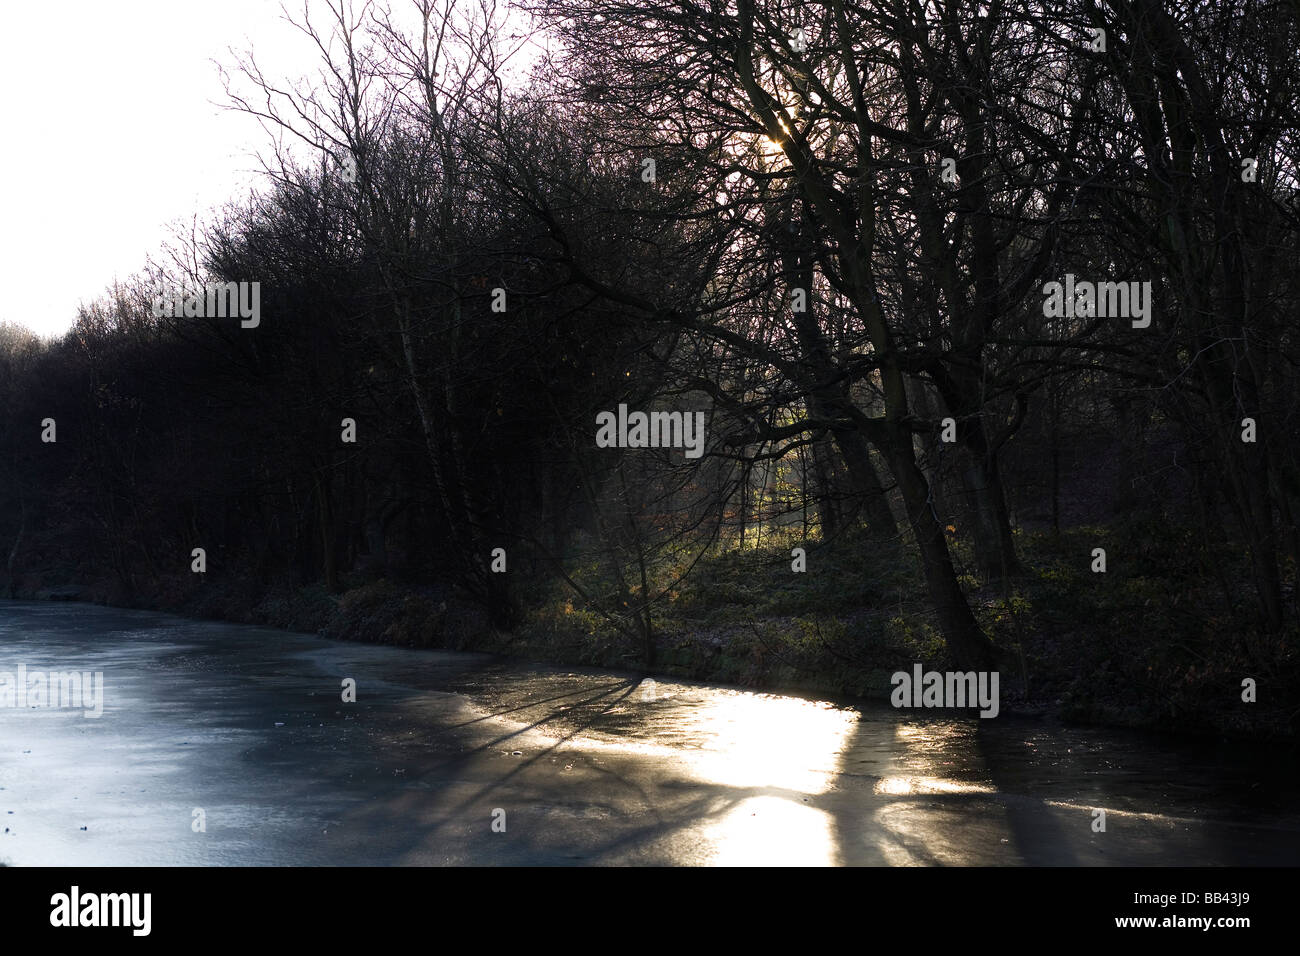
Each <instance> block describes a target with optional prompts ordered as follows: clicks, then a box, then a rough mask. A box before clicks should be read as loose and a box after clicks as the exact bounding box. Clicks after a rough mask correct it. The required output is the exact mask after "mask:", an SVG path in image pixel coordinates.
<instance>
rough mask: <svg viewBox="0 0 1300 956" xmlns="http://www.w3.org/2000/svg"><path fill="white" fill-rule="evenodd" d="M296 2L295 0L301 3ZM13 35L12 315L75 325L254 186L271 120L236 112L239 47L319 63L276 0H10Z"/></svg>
mask: <svg viewBox="0 0 1300 956" xmlns="http://www.w3.org/2000/svg"><path fill="white" fill-rule="evenodd" d="M291 9H292V8H291ZM3 29H4V37H5V39H4V41H3V44H0V89H3V90H5V92H6V96H5V115H4V124H5V130H6V132H5V136H4V145H3V148H0V174H2V178H0V184H2V186H0V223H3V228H2V229H0V277H3V280H4V293H3V295H0V321H9V322H17V323H20V324H22V325H26V326H27V327H28V328H30V329H32V330H33V331H35V332H38V333H40V334H42V335H52V334H58V333H60V332H63V331H65V330H66V329H67V328H68V327H69V326H70V325H71V324H72V322H73V320H74V319H75V318H76V311H77V304H78V302H81V301H90V300H91V299H94V298H95V297H96V296H98V295H99V294H100V293H101V292H102V291H103V290H104V288H105V287H106V286H107V285H109V284H110V283H111V282H112V281H113V280H114V278H115V277H118V278H122V279H125V278H126V277H127V276H129V275H130V274H131V273H133V272H135V271H137V270H138V269H140V268H141V267H142V266H143V265H144V262H145V258H146V257H147V256H148V255H149V254H150V253H151V252H154V251H156V250H157V249H158V247H159V245H160V244H161V242H162V241H163V240H165V239H166V238H167V237H168V234H169V228H168V227H169V224H170V223H172V222H174V221H176V220H185V221H188V220H189V219H190V217H191V216H193V215H194V214H195V213H196V212H197V213H198V214H199V217H200V219H202V218H203V217H204V214H205V213H206V211H207V210H208V209H209V208H211V207H213V206H218V205H220V204H221V203H222V202H223V201H225V200H226V199H229V198H233V197H235V196H237V195H240V194H243V193H247V191H248V188H249V186H250V185H251V184H252V183H253V182H254V175H253V173H254V170H255V169H256V168H257V163H256V160H255V158H254V156H253V154H254V152H255V151H256V150H257V149H260V148H263V147H264V146H265V145H266V142H265V135H264V134H263V133H262V131H261V129H260V128H259V127H258V125H257V123H256V122H255V121H253V120H252V119H250V118H249V117H247V116H244V115H241V114H238V113H233V112H228V111H223V110H222V109H221V108H220V105H219V104H221V103H224V102H225V99H224V94H223V91H222V85H221V79H220V75H219V73H218V71H217V68H216V66H214V64H213V63H212V62H211V61H212V60H213V59H217V60H218V61H220V62H221V63H222V64H224V65H226V66H227V67H228V68H229V67H231V66H232V62H231V57H230V55H229V53H228V52H227V51H228V49H229V48H230V47H232V46H233V47H235V48H237V49H246V48H248V47H250V46H253V47H254V48H255V50H256V52H257V58H258V62H259V63H260V64H261V65H262V67H263V69H265V70H266V71H267V72H268V74H270V75H272V76H282V75H289V76H294V77H297V76H301V75H304V74H311V73H314V71H315V60H314V59H313V57H312V51H311V49H310V48H309V47H308V46H307V45H306V43H305V41H304V40H303V39H302V38H301V36H300V35H299V34H297V33H296V32H295V31H294V30H293V28H292V27H290V26H289V25H288V24H285V23H284V22H283V21H282V20H281V13H280V8H279V4H278V3H277V2H275V0H121V2H103V0H91V2H87V0H65V2H62V3H58V4H45V5H42V4H33V3H29V4H7V5H6V6H5V12H4V26H3Z"/></svg>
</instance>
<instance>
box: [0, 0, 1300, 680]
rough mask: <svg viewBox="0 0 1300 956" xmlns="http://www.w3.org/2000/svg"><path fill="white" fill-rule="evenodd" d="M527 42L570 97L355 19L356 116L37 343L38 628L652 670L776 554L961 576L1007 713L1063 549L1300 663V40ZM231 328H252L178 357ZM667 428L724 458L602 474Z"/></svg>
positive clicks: (332, 40) (926, 28) (26, 538)
mask: <svg viewBox="0 0 1300 956" xmlns="http://www.w3.org/2000/svg"><path fill="white" fill-rule="evenodd" d="M525 6H526V7H527V12H528V14H530V15H531V16H532V17H533V22H534V24H535V28H536V29H537V30H538V31H539V32H538V34H537V36H539V37H540V36H542V35H543V34H544V35H545V36H547V37H549V38H551V40H552V41H553V48H554V49H555V50H557V51H560V52H557V53H554V54H548V55H546V56H543V57H541V58H536V57H534V59H533V60H532V61H531V62H529V63H528V64H527V65H528V75H527V78H526V81H524V82H519V80H518V77H519V75H521V74H520V73H519V71H518V70H516V69H515V66H514V64H517V63H519V62H521V60H522V58H524V57H525V56H527V55H529V53H528V52H527V51H531V50H534V49H535V48H536V47H535V46H532V45H527V44H523V43H521V41H520V40H519V38H518V34H519V31H518V29H517V28H514V29H511V28H509V27H510V23H513V22H514V21H513V20H512V21H510V23H508V22H507V19H506V18H505V17H504V16H502V15H500V14H499V13H498V12H497V11H495V10H494V9H492V8H491V7H490V6H482V5H474V6H472V7H468V8H466V9H464V10H461V9H459V8H453V9H452V11H451V13H450V15H445V14H444V13H442V12H439V9H435V7H434V5H433V4H431V3H429V2H425V0H416V2H414V3H411V4H406V5H401V4H398V5H397V6H396V7H395V9H394V10H392V11H389V10H387V9H386V8H384V7H382V6H381V5H376V4H367V5H356V6H355V7H353V6H352V5H348V4H344V5H343V6H341V7H339V6H334V7H331V6H330V5H328V4H325V3H322V4H319V5H316V6H313V7H312V11H313V15H314V17H315V19H311V20H304V21H303V22H302V23H301V24H300V25H301V28H302V29H303V30H304V32H306V33H308V34H309V35H310V36H313V37H316V38H318V39H319V40H320V41H321V44H322V49H325V50H329V51H331V53H330V55H331V57H332V59H331V60H330V61H329V62H328V63H326V64H325V66H326V69H324V70H323V71H322V73H321V75H320V77H319V78H318V80H316V81H315V82H314V83H311V84H306V85H304V86H302V87H301V88H293V87H289V86H286V85H283V84H280V83H277V82H275V81H273V80H271V79H268V78H267V77H266V76H265V74H264V73H263V72H262V68H261V66H260V65H259V64H258V63H257V62H256V61H255V60H253V59H252V58H251V57H248V58H246V59H244V60H242V61H241V62H239V63H238V64H236V66H235V68H234V69H232V70H231V74H230V78H229V81H228V92H229V95H230V100H231V103H232V107H233V108H235V109H239V110H242V111H244V112H246V113H248V114H250V116H253V117H255V118H257V119H258V120H260V121H261V122H262V124H263V125H264V126H265V127H266V129H267V131H268V133H269V134H270V138H271V139H272V140H273V141H274V142H275V143H276V149H275V153H274V155H275V156H276V159H275V161H274V162H271V163H268V164H267V165H268V169H267V180H266V182H267V185H266V187H265V188H264V189H263V190H261V191H260V192H259V193H258V194H257V195H255V196H254V197H252V198H251V199H249V200H247V201H244V202H241V203H235V204H232V205H231V206H230V207H228V208H227V209H226V210H224V211H223V212H222V213H221V214H220V215H218V216H215V217H213V219H212V220H211V221H210V222H208V223H206V224H201V225H200V226H198V227H196V228H195V229H194V230H192V231H191V232H189V233H187V234H185V235H184V236H181V237H179V238H177V239H176V240H174V242H173V244H172V245H170V246H168V247H167V250H166V255H164V256H162V257H161V259H160V261H154V262H150V263H149V264H148V266H147V267H146V268H144V269H143V270H142V271H141V273H140V274H139V275H137V276H136V277H134V278H133V279H131V280H130V281H127V282H125V283H122V284H120V285H118V286H115V287H114V288H113V289H112V290H110V292H109V293H108V294H106V295H105V296H104V297H103V298H102V299H101V300H99V301H97V302H95V303H93V304H91V305H88V306H86V307H84V308H83V309H82V311H81V313H80V315H79V316H78V318H77V322H76V325H75V327H74V328H73V330H72V331H71V332H70V333H68V334H67V336H65V337H64V338H63V339H62V340H60V341H57V342H49V343H42V342H38V341H36V340H34V339H33V338H32V337H30V336H28V335H26V334H25V333H24V332H22V331H21V330H20V329H19V328H18V327H16V326H7V327H5V328H4V331H3V340H2V341H0V393H2V394H3V413H2V418H0V468H3V471H0V542H3V543H4V546H3V549H2V550H0V554H3V556H4V558H5V559H6V562H5V568H4V571H5V574H6V579H7V584H8V588H9V589H10V592H11V593H25V592H27V591H33V590H37V589H39V587H40V586H41V585H48V584H50V583H62V581H61V580H60V575H63V578H64V579H66V580H88V579H90V578H92V577H93V578H95V579H96V580H98V581H102V582H109V583H110V584H109V591H108V592H107V594H106V596H107V597H109V598H110V599H113V600H122V601H136V602H144V603H150V602H152V603H161V604H164V605H166V604H168V603H169V602H171V603H176V602H177V601H179V600H181V599H182V598H183V597H184V596H185V595H187V594H190V593H191V592H193V591H194V590H195V589H198V588H202V587H210V586H211V584H210V582H211V581H214V580H217V579H226V580H228V581H230V582H238V586H239V587H240V588H244V589H246V590H247V593H248V595H249V600H250V601H254V600H255V599H256V598H255V595H256V594H258V593H260V592H261V591H262V590H264V589H265V588H267V587H270V586H272V585H277V586H279V585H283V586H289V587H305V586H316V587H319V588H323V589H324V590H325V591H327V592H329V593H331V594H335V595H337V594H340V593H342V592H345V591H347V590H348V589H350V588H353V587H356V586H358V585H359V584H360V583H362V582H365V581H373V580H379V579H386V580H395V581H396V580H400V581H403V582H406V583H407V584H410V585H412V586H420V587H436V588H439V589H443V590H444V591H445V592H446V594H447V595H449V596H450V597H451V598H452V599H454V600H461V601H465V602H468V603H472V604H474V605H475V606H477V607H479V608H481V609H482V613H483V614H485V615H486V616H487V618H488V619H489V621H490V623H491V624H493V625H494V626H495V627H496V628H497V629H500V630H503V631H509V630H510V629H512V628H515V627H517V626H518V625H519V624H520V622H521V621H523V620H524V619H525V618H526V617H527V616H528V614H529V613H531V611H532V610H534V609H535V608H536V607H537V605H538V602H539V601H540V600H542V597H541V596H542V595H557V594H558V595H563V598H562V599H563V600H564V601H567V602H569V603H570V605H571V606H572V607H577V608H579V609H581V610H582V611H583V612H584V613H588V614H591V615H594V617H595V618H596V619H598V620H599V621H600V622H601V623H602V625H603V626H608V627H609V628H610V629H611V633H613V634H616V635H621V637H620V638H619V639H620V640H623V639H626V640H627V641H631V642H636V646H638V647H639V648H640V651H641V652H642V653H643V654H644V656H645V657H646V658H647V659H651V660H652V659H653V657H654V653H655V648H656V628H657V626H658V623H657V622H658V621H660V620H662V619H663V618H664V617H670V616H671V615H672V605H673V601H674V599H675V598H676V596H677V595H678V594H679V593H680V590H681V589H682V588H683V587H686V586H688V584H689V582H690V580H691V577H692V575H694V574H697V573H698V572H699V569H700V568H701V567H702V566H703V565H702V564H701V562H706V563H707V561H709V560H710V559H711V557H712V556H716V555H719V554H722V553H725V552H728V551H735V550H737V549H739V550H740V551H741V552H742V553H743V552H744V551H745V549H746V548H747V547H750V546H752V545H758V546H760V548H761V545H762V544H763V539H764V536H767V540H768V543H769V544H770V545H777V544H779V545H781V547H780V548H779V549H778V552H776V554H777V557H778V558H780V559H781V561H782V562H783V563H782V567H783V568H789V567H790V561H791V558H790V550H791V548H793V547H797V546H800V545H802V544H804V543H806V544H807V545H808V547H809V549H814V548H820V547H831V546H832V545H834V546H837V547H840V548H846V549H857V550H859V551H861V552H864V553H869V554H870V555H872V556H873V557H879V558H881V559H882V560H887V561H889V562H892V563H894V564H898V565H901V566H905V567H908V568H915V569H916V577H915V578H914V583H915V594H916V595H919V596H923V598H924V616H925V617H926V619H927V620H929V621H931V622H932V625H933V629H934V632H935V633H936V634H938V635H940V636H941V637H942V640H943V644H944V646H945V648H946V652H947V654H948V655H949V656H950V657H951V659H952V660H953V661H955V662H956V663H958V664H961V665H964V666H971V667H977V666H978V667H990V666H997V663H998V661H1000V660H1002V661H1005V660H1009V657H1008V654H1009V653H1010V652H1009V649H1008V648H1007V647H1006V646H1005V644H1004V643H1003V642H1001V641H1000V640H999V635H998V634H997V633H995V629H994V628H992V627H991V625H990V622H989V619H988V618H987V617H986V616H985V615H984V613H983V611H982V610H981V608H984V607H985V606H986V605H987V603H988V601H987V599H988V598H989V597H990V596H992V597H994V598H999V599H1001V600H1002V601H1003V602H1004V603H1006V604H1007V605H1008V606H1010V599H1011V596H1012V595H1013V594H1014V593H1017V589H1018V588H1020V587H1021V582H1024V581H1026V580H1032V579H1033V578H1034V575H1035V574H1036V573H1040V572H1041V571H1042V566H1041V565H1042V562H1041V560H1040V556H1039V552H1037V551H1035V550H1034V549H1033V548H1030V547H1027V544H1026V542H1029V541H1031V539H1033V540H1036V539H1037V537H1042V536H1047V537H1048V538H1050V539H1051V540H1054V541H1056V542H1057V544H1058V547H1059V548H1062V549H1065V550H1069V549H1073V550H1072V551H1071V552H1070V554H1069V556H1068V558H1067V559H1065V560H1067V562H1072V564H1073V565H1074V566H1076V567H1077V568H1078V569H1081V570H1082V571H1083V573H1084V574H1087V575H1089V576H1091V575H1092V574H1093V572H1096V578H1091V577H1089V579H1088V580H1089V582H1090V586H1102V585H1093V584H1092V583H1091V582H1093V581H1102V582H1104V581H1106V580H1110V579H1116V580H1119V579H1118V578H1116V572H1119V573H1120V575H1122V574H1123V573H1125V572H1124V571H1123V569H1124V568H1129V569H1131V568H1133V567H1135V566H1138V565H1143V564H1149V563H1150V562H1151V561H1155V560H1160V558H1158V557H1155V556H1156V555H1158V554H1164V555H1166V556H1167V554H1168V553H1169V552H1168V551H1167V550H1161V548H1159V547H1157V546H1156V545H1155V544H1153V543H1152V541H1151V540H1149V539H1154V538H1160V537H1162V536H1163V537H1164V538H1166V539H1167V543H1171V544H1172V546H1173V550H1174V552H1175V553H1177V554H1178V555H1180V556H1181V557H1180V561H1181V562H1182V563H1180V565H1179V570H1178V572H1177V573H1178V574H1180V575H1182V577H1181V578H1180V584H1179V585H1178V586H1179V587H1186V586H1188V583H1187V582H1191V585H1190V586H1191V588H1192V589H1193V590H1194V591H1195V592H1196V593H1197V596H1196V601H1197V602H1198V603H1197V609H1198V610H1197V613H1198V614H1199V617H1200V620H1202V621H1205V620H1207V619H1212V620H1213V621H1214V622H1215V624H1214V627H1215V628H1216V633H1217V634H1218V635H1219V638H1220V639H1221V640H1222V641H1224V642H1228V643H1232V642H1245V644H1244V645H1243V646H1248V647H1249V648H1250V649H1251V653H1252V654H1254V655H1256V656H1255V658H1254V660H1256V661H1259V660H1263V659H1264V658H1267V660H1268V661H1269V662H1270V663H1271V665H1278V662H1279V661H1281V660H1283V659H1288V660H1289V659H1292V658H1293V657H1294V651H1295V649H1294V635H1295V632H1296V621H1297V605H1296V601H1297V592H1296V588H1295V577H1296V567H1297V562H1300V536H1298V535H1297V530H1296V520H1295V519H1296V516H1297V514H1298V513H1300V460H1298V459H1297V454H1296V439H1297V436H1300V429H1298V428H1297V413H1298V411H1300V399H1298V398H1297V392H1298V390H1300V369H1298V368H1297V360H1298V359H1300V345H1298V344H1297V341H1296V337H1295V329H1296V318H1297V316H1298V315H1300V269H1298V268H1297V266H1300V250H1298V248H1297V238H1298V235H1297V225H1298V222H1300V219H1298V217H1300V151H1298V150H1300V137H1298V132H1300V118H1298V117H1297V102H1298V99H1297V93H1298V92H1300V58H1297V56H1296V50H1297V49H1298V48H1300V26H1298V21H1297V8H1296V6H1295V5H1294V4H1292V3H1286V2H1271V3H1270V2H1262V0H1249V2H1237V3H1228V2H1214V3H1208V2H1168V0H1161V2H1156V0H1109V2H1084V0H1071V2H1064V3H1054V2H1046V3H1035V4H1029V5H1024V4H1008V3H999V2H993V3H982V4H970V3H957V2H931V3H920V2H916V0H875V2H851V0H825V2H823V0H812V2H802V3H797V4H796V3H787V2H768V0H735V2H728V3H721V2H719V3H694V2H683V0H674V2H666V0H665V2H661V0H636V2H622V0H530V2H528V3H526V4H525ZM517 16H521V14H516V17H517ZM516 44H517V45H516ZM521 51H522V52H521ZM512 70H513V71H514V72H513V73H512ZM286 144H293V145H294V147H295V149H293V150H290V149H286V148H285V146H286ZM291 154H292V155H293V156H296V157H297V158H296V159H294V158H289V157H290V155H291ZM228 282H231V283H252V282H256V283H258V284H259V286H260V316H259V319H258V322H257V324H256V325H255V326H254V327H245V324H243V323H241V321H240V319H239V318H238V317H223V316H213V315H205V314H199V315H195V314H191V315H188V316H186V315H185V314H183V313H184V311H185V310H183V309H182V310H180V311H181V312H182V314H181V315H180V316H175V317H173V316H171V315H163V316H161V317H159V316H158V315H157V314H156V313H157V311H158V310H157V309H156V308H155V304H156V297H157V296H158V295H160V294H163V293H166V294H171V293H172V292H173V291H175V290H193V289H200V288H203V287H206V286H210V285H211V284H213V283H228ZM1052 283H1060V284H1061V287H1060V288H1059V290H1058V291H1059V296H1058V297H1057V299H1056V301H1055V304H1054V302H1053V296H1054V295H1055V294H1056V293H1054V292H1053V289H1054V288H1055V287H1053V286H1052V285H1051V284H1052ZM1102 283H1105V284H1108V285H1105V286H1101V287H1100V288H1099V289H1097V290H1096V295H1095V296H1092V297H1091V298H1090V297H1089V294H1090V292H1092V291H1093V290H1094V287H1095V286H1098V285H1100V284H1102ZM1070 289H1074V290H1080V289H1086V290H1088V291H1085V292H1083V293H1081V295H1079V296H1076V298H1075V299H1073V300H1070V301H1065V298H1066V296H1067V295H1068V294H1069V292H1068V291H1066V290H1070ZM195 311H202V310H195V309H191V310H190V312H195ZM15 318H17V319H21V317H20V316H19V317H15ZM620 404H623V405H626V406H627V407H628V408H629V409H632V410H645V411H651V410H658V411H670V412H677V413H683V414H685V415H690V414H692V413H694V412H702V413H704V419H705V422H706V427H705V442H704V444H705V451H704V454H702V455H701V456H699V457H694V456H692V455H687V454H684V453H683V451H682V450H678V449H664V448H643V449H638V448H607V447H598V443H597V441H596V440H595V439H596V432H597V426H596V421H597V416H598V415H599V414H600V413H602V412H609V411H615V412H616V411H617V409H618V408H619V406H620ZM47 420H53V424H52V425H51V426H47V425H46V421H47ZM345 420H350V423H349V422H348V421H345ZM50 428H53V429H56V434H57V441H53V442H51V441H48V440H42V437H43V435H46V432H47V431H49V429H50ZM353 436H354V437H355V440H354V441H353V440H350V438H351V437H353ZM48 437H50V436H48V435H46V438H47V439H48ZM1080 528H1084V529H1088V528H1092V529H1095V534H1094V540H1092V541H1091V543H1090V539H1089V537H1088V534H1089V533H1092V532H1088V533H1085V534H1083V535H1082V536H1075V537H1069V534H1070V532H1071V529H1080ZM1125 529H1126V530H1127V532H1131V533H1128V534H1127V535H1124V534H1121V535H1119V536H1118V537H1117V536H1116V532H1118V531H1120V530H1125ZM782 535H784V537H782ZM1062 535H1065V536H1066V537H1062ZM1036 536H1037V537H1036ZM1093 544H1095V545H1096V546H1097V547H1102V548H1106V547H1109V548H1110V551H1109V553H1107V554H1105V556H1104V557H1100V558H1099V557H1098V555H1097V553H1096V552H1094V550H1093V547H1092V545H1093ZM200 547H201V548H203V549H204V550H205V552H206V562H207V563H206V573H205V575H197V574H194V573H192V572H191V562H192V560H193V559H192V549H194V548H200ZM496 549H501V550H500V551H497V550H496ZM1031 551H1033V554H1031V553H1030V552H1031ZM828 553H829V552H828ZM841 553H842V552H841ZM1062 553H1064V552H1062ZM782 555H784V557H781V556H782ZM1099 560H1100V561H1104V562H1106V568H1105V573H1104V574H1103V573H1101V571H1100V568H1099V567H1098V564H1097V562H1098V561H1099ZM503 566H504V567H505V569H506V570H505V571H504V573H501V568H502V567H503ZM1145 570H1146V571H1147V572H1149V573H1156V574H1159V573H1161V572H1162V570H1163V571H1168V572H1169V573H1170V574H1173V573H1174V569H1170V568H1165V569H1161V568H1150V567H1147V568H1146V569H1145ZM1107 575H1110V576H1111V578H1110V579H1108V578H1107ZM815 576H816V571H815V568H813V567H810V569H809V572H808V573H807V574H806V575H805V577H804V578H799V579H797V581H802V580H805V579H806V580H809V581H810V582H811V581H812V580H813V579H814V578H815ZM796 586H799V585H796ZM810 586H812V585H811V584H810ZM1118 586H1119V585H1118V584H1116V587H1118ZM1169 597H1170V599H1171V600H1172V599H1173V597H1174V595H1173V593H1172V587H1171V591H1170V593H1169ZM1180 626H1183V625H1180ZM1284 634H1289V635H1290V637H1288V638H1286V639H1285V640H1281V641H1274V640H1273V638H1274V637H1279V636H1282V635H1284ZM1181 639H1182V638H1180V637H1174V638H1171V640H1175V641H1177V640H1181ZM1260 655H1263V656H1264V657H1260ZM1022 664H1023V662H1022ZM1279 666H1280V665H1279Z"/></svg>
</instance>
